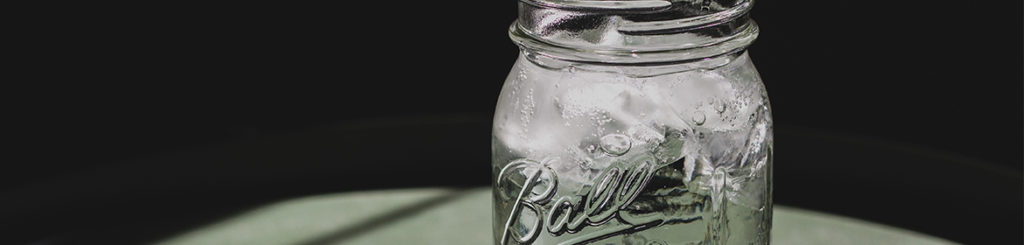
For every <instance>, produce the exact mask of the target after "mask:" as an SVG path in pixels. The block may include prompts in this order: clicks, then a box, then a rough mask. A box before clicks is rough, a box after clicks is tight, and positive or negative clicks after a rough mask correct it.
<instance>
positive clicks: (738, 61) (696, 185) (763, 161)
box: [492, 0, 772, 245]
mask: <svg viewBox="0 0 1024 245" xmlns="http://www.w3.org/2000/svg"><path fill="white" fill-rule="evenodd" d="M751 7H752V2H751V1H747V0H733V1H713V0H709V1H674V2H670V1H653V0H641V1H564V0H560V1H551V0H521V1H520V2H519V18H518V19H517V20H516V21H515V22H514V23H513V24H512V26H511V27H510V29H509V35H510V37H511V38H512V40H513V41H514V42H515V43H516V44H517V45H519V47H520V50H521V53H520V56H519V59H518V60H517V61H516V63H515V65H514V66H513V67H512V71H511V72H510V74H509V76H508V79H507V80H506V81H505V84H504V86H503V88H502V92H501V95H500V97H499V99H498V104H497V108H496V111H495V115H494V127H493V137H492V153H493V159H492V160H493V162H492V166H493V169H492V171H493V177H494V179H493V180H494V182H493V186H494V202H493V203H494V219H493V220H494V227H493V228H494V242H495V244H590V243H594V244H637V245H651V244H767V243H768V242H769V231H770V229H771V212H772V209H771V196H772V189H771V183H772V180H771V165H772V164H771V159H772V123H771V111H770V106H769V103H768V97H767V95H766V93H765V89H764V85H763V83H762V82H761V79H760V77H759V76H758V74H757V71H756V69H755V68H754V66H753V63H751V61H750V58H749V56H748V55H747V51H746V47H747V46H748V45H750V43H751V42H753V40H754V39H755V38H756V36H757V33H758V29H757V25H756V24H755V23H754V22H753V21H752V20H751V19H750V18H749V16H748V13H749V10H750V8H751Z"/></svg>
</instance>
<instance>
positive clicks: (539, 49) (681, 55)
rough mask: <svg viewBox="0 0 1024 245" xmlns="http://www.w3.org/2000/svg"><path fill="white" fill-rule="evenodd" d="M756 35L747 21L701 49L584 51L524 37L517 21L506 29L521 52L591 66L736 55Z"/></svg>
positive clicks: (668, 61)
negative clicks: (732, 32)
mask: <svg viewBox="0 0 1024 245" xmlns="http://www.w3.org/2000/svg"><path fill="white" fill-rule="evenodd" d="M758 32H759V28H758V26H757V23H755V22H754V21H753V20H749V21H748V22H746V23H745V24H744V25H743V27H741V28H740V31H738V32H737V33H735V34H734V35H730V36H728V37H725V38H719V39H716V40H714V41H713V42H709V43H707V44H705V45H701V46H694V47H686V48H678V49H663V50H631V49H584V48H580V47H572V46H567V45H560V44H557V43H552V42H548V41H545V40H543V39H538V38H535V37H533V36H531V35H529V34H526V33H525V32H524V31H523V29H522V28H521V27H520V26H519V24H518V21H514V22H513V23H512V25H511V26H510V27H509V38H510V39H512V41H513V42H514V43H515V44H516V45H517V46H519V48H520V49H521V50H523V51H524V52H528V53H531V54H535V55H541V56H545V57H548V58H552V59H557V60H564V61H570V62H580V63H592V64H637V65H658V64H674V63H687V62H692V61H695V60H702V59H707V58H711V57H715V56H720V55H725V54H730V53H737V52H740V51H743V50H746V48H747V46H750V44H751V43H753V42H754V40H755V39H757V36H758Z"/></svg>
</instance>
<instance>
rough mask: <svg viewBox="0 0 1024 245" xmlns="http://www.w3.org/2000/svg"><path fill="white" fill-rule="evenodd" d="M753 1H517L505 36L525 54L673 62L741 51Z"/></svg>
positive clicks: (750, 37) (753, 27) (749, 31)
mask: <svg viewBox="0 0 1024 245" xmlns="http://www.w3.org/2000/svg"><path fill="white" fill-rule="evenodd" d="M752 6H753V0H623V1H601V0H520V2H519V18H518V19H517V20H516V21H515V22H514V23H513V24H512V26H511V27H510V29H509V36H510V37H511V38H512V40H513V41H514V42H515V43H516V44H517V45H519V46H520V47H521V48H522V49H523V51H524V52H527V53H530V54H533V55H540V56H546V57H548V58H553V59H558V60H565V61H572V62H582V63H608V64H656V63H679V62H688V61H692V60H698V59H704V58H708V57H714V56H719V55H723V54H729V53H735V52H738V51H742V50H743V49H745V48H746V47H747V46H749V45H750V43H752V42H753V41H754V39H755V38H757V33H758V28H757V24H755V23H754V22H753V21H752V20H750V18H749V12H750V8H751V7H752Z"/></svg>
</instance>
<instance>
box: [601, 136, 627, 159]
mask: <svg viewBox="0 0 1024 245" xmlns="http://www.w3.org/2000/svg"><path fill="white" fill-rule="evenodd" d="M632 144H633V143H632V142H630V140H629V137H627V136H625V135H621V134H609V135H605V136H604V137H601V150H602V151H604V152H605V153H608V154H611V155H613V156H621V155H622V154H626V152H628V151H629V148H630V147H632Z"/></svg>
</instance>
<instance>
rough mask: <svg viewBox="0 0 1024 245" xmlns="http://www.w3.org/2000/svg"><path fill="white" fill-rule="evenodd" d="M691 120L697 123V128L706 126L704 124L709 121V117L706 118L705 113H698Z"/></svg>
mask: <svg viewBox="0 0 1024 245" xmlns="http://www.w3.org/2000/svg"><path fill="white" fill-rule="evenodd" d="M690 119H691V120H693V123H696V124H697V126H700V125H704V122H705V121H707V119H708V117H707V116H704V113H701V112H698V113H697V114H694V115H693V117H692V118H690Z"/></svg>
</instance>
